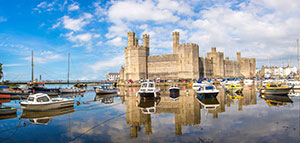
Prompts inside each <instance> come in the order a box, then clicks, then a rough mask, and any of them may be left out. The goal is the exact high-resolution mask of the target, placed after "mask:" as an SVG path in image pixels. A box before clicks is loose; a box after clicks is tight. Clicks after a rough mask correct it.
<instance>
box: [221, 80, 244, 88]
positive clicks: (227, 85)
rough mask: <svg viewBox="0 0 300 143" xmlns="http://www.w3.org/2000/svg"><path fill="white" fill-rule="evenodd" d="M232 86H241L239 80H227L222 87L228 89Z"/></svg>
mask: <svg viewBox="0 0 300 143" xmlns="http://www.w3.org/2000/svg"><path fill="white" fill-rule="evenodd" d="M232 84H240V81H239V80H226V81H224V82H223V83H222V86H223V87H225V88H228V87H229V86H230V85H232Z"/></svg>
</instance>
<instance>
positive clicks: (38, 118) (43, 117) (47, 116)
mask: <svg viewBox="0 0 300 143" xmlns="http://www.w3.org/2000/svg"><path fill="white" fill-rule="evenodd" d="M74 111H75V110H74V107H73V106H71V107H66V108H60V109H51V110H46V111H30V110H24V111H23V112H22V115H21V117H20V118H21V119H28V120H29V122H31V123H34V124H39V125H47V124H48V123H49V122H50V121H51V120H52V118H53V117H56V116H61V115H65V114H70V113H73V112H74Z"/></svg>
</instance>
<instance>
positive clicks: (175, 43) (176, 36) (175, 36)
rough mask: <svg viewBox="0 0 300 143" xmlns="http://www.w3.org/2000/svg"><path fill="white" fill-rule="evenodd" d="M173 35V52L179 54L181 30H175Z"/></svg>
mask: <svg viewBox="0 0 300 143" xmlns="http://www.w3.org/2000/svg"><path fill="white" fill-rule="evenodd" d="M172 37H173V54H178V48H179V45H180V42H179V32H176V31H175V32H173V33H172Z"/></svg>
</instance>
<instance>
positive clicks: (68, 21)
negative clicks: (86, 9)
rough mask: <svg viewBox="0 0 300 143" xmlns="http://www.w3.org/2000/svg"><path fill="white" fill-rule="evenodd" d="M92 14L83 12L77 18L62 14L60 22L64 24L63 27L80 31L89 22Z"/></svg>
mask: <svg viewBox="0 0 300 143" xmlns="http://www.w3.org/2000/svg"><path fill="white" fill-rule="evenodd" d="M92 17H93V15H91V14H89V13H84V14H83V15H81V16H80V17H79V18H78V19H73V18H70V17H69V16H63V17H62V22H63V24H64V28H66V29H69V30H72V31H81V30H82V28H83V27H84V26H85V25H87V24H89V23H90V21H91V19H92Z"/></svg>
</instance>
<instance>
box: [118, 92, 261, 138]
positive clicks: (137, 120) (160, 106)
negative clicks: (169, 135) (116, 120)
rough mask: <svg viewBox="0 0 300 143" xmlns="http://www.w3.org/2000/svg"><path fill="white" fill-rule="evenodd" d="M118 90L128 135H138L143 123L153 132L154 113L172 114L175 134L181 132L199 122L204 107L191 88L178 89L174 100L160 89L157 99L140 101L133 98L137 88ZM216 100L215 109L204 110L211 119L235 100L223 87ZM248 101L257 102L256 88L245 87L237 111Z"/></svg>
mask: <svg viewBox="0 0 300 143" xmlns="http://www.w3.org/2000/svg"><path fill="white" fill-rule="evenodd" d="M119 90H120V95H121V99H122V100H123V102H125V104H126V111H127V114H126V122H127V124H129V125H130V137H131V138H137V137H138V132H140V131H141V128H142V126H145V134H146V135H149V134H152V121H151V116H153V114H174V121H175V135H176V136H180V135H182V126H193V125H199V124H200V121H201V112H200V110H201V109H203V106H201V105H200V102H199V100H198V99H197V98H195V95H194V92H193V90H192V89H186V88H181V90H180V97H179V98H178V100H176V101H174V100H172V99H171V98H170V96H169V95H170V94H169V93H168V91H167V90H165V89H162V92H161V96H160V99H159V101H155V100H150V101H142V102H139V100H138V98H136V95H135V92H136V91H137V90H138V89H137V88H124V87H121V88H120V89H119ZM217 102H218V103H219V106H218V107H217V108H215V109H211V110H207V112H208V113H209V114H213V118H218V114H219V113H222V112H225V105H227V106H228V107H230V105H231V104H232V103H233V102H234V101H232V100H231V99H230V98H229V97H228V96H226V94H225V91H224V89H220V93H219V95H218V96H217ZM140 103H142V104H140ZM251 104H256V94H255V89H254V88H252V89H251V88H248V89H247V88H246V89H245V90H244V94H243V98H242V99H240V100H239V101H238V105H239V110H242V106H247V105H251ZM148 105H149V106H150V105H153V107H155V108H150V107H148ZM146 106H147V107H146ZM146 109H147V110H146ZM143 110H144V111H143ZM146 112H148V113H146ZM150 112H151V113H150ZM170 122H173V121H170Z"/></svg>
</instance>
